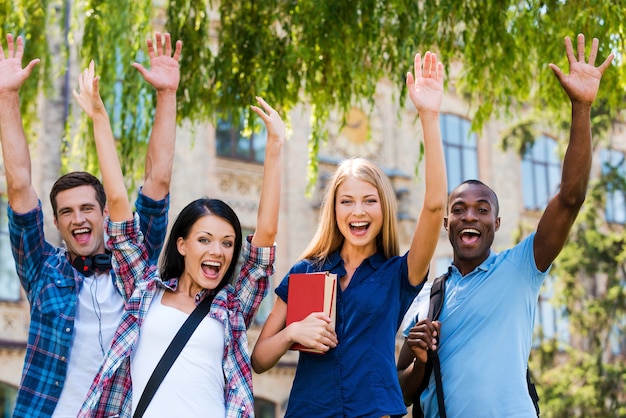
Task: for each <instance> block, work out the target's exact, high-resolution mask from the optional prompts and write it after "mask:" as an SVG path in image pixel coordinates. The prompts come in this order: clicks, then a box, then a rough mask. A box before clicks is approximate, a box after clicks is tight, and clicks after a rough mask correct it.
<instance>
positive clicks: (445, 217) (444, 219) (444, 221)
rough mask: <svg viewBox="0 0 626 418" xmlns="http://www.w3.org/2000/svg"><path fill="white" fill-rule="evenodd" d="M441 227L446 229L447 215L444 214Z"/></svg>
mask: <svg viewBox="0 0 626 418" xmlns="http://www.w3.org/2000/svg"><path fill="white" fill-rule="evenodd" d="M443 227H444V228H445V230H446V231H447V230H448V217H447V216H444V217H443Z"/></svg>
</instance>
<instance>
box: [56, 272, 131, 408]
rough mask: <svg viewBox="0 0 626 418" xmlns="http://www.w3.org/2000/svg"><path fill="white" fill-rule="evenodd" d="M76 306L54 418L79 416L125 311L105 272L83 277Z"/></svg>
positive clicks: (108, 275)
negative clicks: (70, 344) (66, 362)
mask: <svg viewBox="0 0 626 418" xmlns="http://www.w3.org/2000/svg"><path fill="white" fill-rule="evenodd" d="M77 303H78V305H77V306H76V319H75V320H74V339H73V342H72V347H71V348H70V352H69V353H70V357H69V361H68V364H67V375H66V377H65V383H64V384H63V390H62V391H61V396H60V398H59V402H58V403H57V406H56V408H55V409H54V414H53V415H52V416H53V417H54V418H69V417H71V418H75V417H76V415H77V414H78V410H79V409H80V407H81V406H82V404H83V402H84V401H85V398H86V397H87V392H88V391H89V388H90V387H91V383H92V382H93V379H94V377H95V376H96V373H98V370H99V368H100V364H101V363H102V360H103V358H104V355H105V354H106V353H107V351H108V350H109V347H110V346H111V341H112V340H113V337H114V336H115V330H116V329H117V325H118V323H119V322H120V318H121V317H122V311H123V310H124V300H123V299H122V296H121V295H120V294H119V293H118V291H117V289H116V288H115V285H114V284H113V281H112V279H111V275H110V274H109V273H108V272H107V273H98V274H96V275H93V276H90V277H85V278H84V280H83V287H82V288H81V289H80V292H79V293H78V301H77Z"/></svg>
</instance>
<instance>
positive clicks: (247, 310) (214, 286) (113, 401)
mask: <svg viewBox="0 0 626 418" xmlns="http://www.w3.org/2000/svg"><path fill="white" fill-rule="evenodd" d="M79 87H80V93H77V92H74V95H75V96H76V98H77V100H78V102H79V104H80V105H81V107H82V108H83V110H84V111H85V112H86V113H87V114H88V115H89V116H90V117H91V119H92V121H93V126H94V137H95V140H96V149H97V151H98V160H99V163H100V169H101V172H102V177H103V183H104V187H105V190H106V192H107V196H108V199H109V215H110V219H109V220H108V221H107V226H106V228H107V233H108V236H109V241H108V243H109V247H110V248H111V250H112V254H113V268H114V269H115V270H116V272H117V273H118V275H119V276H120V277H121V278H123V279H124V283H125V286H128V287H133V289H132V290H131V292H132V296H131V298H130V299H129V301H128V302H127V304H126V307H125V311H124V314H123V317H122V320H121V321H120V325H119V327H118V329H117V332H116V334H115V337H114V339H113V342H112V345H111V347H110V349H109V352H108V354H107V356H106V357H105V360H104V362H103V364H102V366H101V367H100V370H99V372H98V374H97V375H96V377H95V379H94V381H93V384H92V385H91V388H90V390H89V393H88V395H87V399H86V400H85V403H84V404H83V407H82V409H81V411H80V413H79V416H80V417H109V416H122V417H130V416H131V415H132V413H134V412H135V411H136V410H137V409H138V408H137V405H138V403H139V399H140V397H141V395H142V393H143V391H144V388H145V387H146V386H147V382H148V380H149V378H150V376H151V374H152V372H153V370H154V369H155V367H156V365H157V363H158V362H159V360H160V359H161V357H162V355H163V353H164V352H165V351H166V349H167V347H168V345H169V344H170V342H171V341H172V339H173V338H174V335H176V333H177V332H178V330H179V329H180V328H181V325H182V324H183V323H184V322H185V321H186V320H187V318H189V316H190V314H191V313H192V312H193V311H194V309H195V308H196V306H197V305H199V304H200V303H201V302H202V301H203V300H205V298H208V297H211V298H213V299H212V302H211V305H210V310H209V313H208V314H207V315H206V316H205V317H203V319H202V320H201V322H200V323H199V325H198V327H197V328H196V329H195V331H194V332H193V334H192V335H191V337H190V339H189V341H188V342H187V343H186V345H185V346H184V348H183V349H182V351H181V352H180V354H179V355H178V357H177V358H176V360H175V361H174V363H173V365H172V366H171V368H170V369H169V371H168V372H167V374H166V375H165V377H164V379H163V380H162V382H161V384H160V386H159V387H158V390H157V391H156V392H155V393H154V396H153V398H152V400H151V401H150V402H149V403H148V406H147V408H146V409H145V412H144V413H143V416H159V417H162V416H181V417H186V418H188V417H220V418H223V417H235V416H236V417H248V416H252V415H254V406H253V396H252V373H251V367H250V357H249V355H248V350H247V348H248V341H247V337H246V329H247V327H248V325H249V324H250V323H251V321H252V318H253V316H254V314H255V313H256V310H257V308H258V306H259V304H260V303H261V301H262V299H263V297H264V296H265V294H266V292H267V286H268V278H269V276H270V275H271V274H273V272H274V253H275V245H274V239H275V236H276V231H277V229H278V211H279V205H280V183H281V181H280V175H281V162H280V160H281V149H282V146H283V143H284V139H285V132H286V129H285V125H284V123H283V121H282V120H281V118H280V116H279V115H278V113H277V112H276V111H275V110H274V109H272V108H271V107H270V106H269V105H268V104H267V103H266V102H265V101H264V100H263V99H261V98H257V100H258V102H259V104H260V105H261V107H262V109H261V108H259V107H257V106H251V108H252V110H253V111H254V112H255V113H257V114H258V115H259V116H260V117H261V119H262V120H263V122H264V123H265V125H266V127H267V132H268V135H267V145H266V151H265V166H264V172H263V186H262V190H261V197H260V202H259V211H258V217H257V229H256V231H255V233H254V235H251V236H249V237H247V238H246V239H245V240H243V239H242V232H241V226H240V224H239V220H238V219H237V215H236V214H235V213H234V212H233V210H232V209H231V208H230V207H229V206H228V205H227V204H226V203H224V202H222V201H220V200H217V199H206V198H204V199H198V200H195V201H193V202H191V203H190V204H189V205H187V207H185V208H184V209H183V210H182V211H181V213H180V214H179V215H178V217H177V219H176V221H175V222H174V224H173V226H172V230H171V232H170V235H169V237H168V240H167V242H166V246H165V250H164V251H165V253H164V256H163V260H162V265H161V269H160V275H159V272H158V271H157V268H156V266H154V265H150V263H149V261H148V257H147V252H146V247H145V244H144V243H143V237H142V235H141V233H140V232H139V225H138V218H137V216H136V215H134V214H133V213H132V211H131V207H130V204H129V201H128V195H127V191H126V187H125V185H124V179H123V176H122V172H121V168H120V164H119V160H118V157H117V153H116V149H115V141H114V138H113V135H112V132H111V127H110V123H109V119H108V115H107V113H106V110H105V108H104V105H103V104H102V100H101V98H100V95H99V92H98V78H96V77H94V68H93V64H92V65H90V67H89V68H88V69H86V70H85V71H84V72H83V73H82V74H81V77H80V78H79ZM109 193H110V194H109ZM242 241H243V243H242ZM242 244H243V248H242ZM240 252H241V253H242V256H243V257H242V258H243V265H242V267H241V271H240V273H239V276H238V278H237V280H236V281H235V283H234V284H233V285H231V284H229V282H230V280H231V279H232V278H233V277H234V275H235V268H236V264H237V260H238V258H239V254H240ZM159 276H160V277H159ZM137 415H139V416H141V413H138V414H137Z"/></svg>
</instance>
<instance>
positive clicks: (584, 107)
mask: <svg viewBox="0 0 626 418" xmlns="http://www.w3.org/2000/svg"><path fill="white" fill-rule="evenodd" d="M591 158H592V149H591V105H590V104H585V103H580V102H572V125H571V127H570V142H569V145H568V147H567V150H566V152H565V157H564V159H563V171H562V174H561V185H560V190H559V197H560V199H561V200H562V201H563V202H564V203H565V204H566V205H567V206H572V207H574V208H575V209H576V210H578V208H580V206H581V205H582V203H583V201H584V200H585V195H586V193H587V185H588V183H589V173H590V171H591Z"/></svg>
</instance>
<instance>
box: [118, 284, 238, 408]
mask: <svg viewBox="0 0 626 418" xmlns="http://www.w3.org/2000/svg"><path fill="white" fill-rule="evenodd" d="M163 292H164V291H163V290H160V291H159V292H158V293H157V295H155V297H154V300H153V301H152V303H151V304H150V308H149V309H148V313H147V315H146V318H145V319H144V322H143V324H142V326H141V330H140V332H139V341H138V344H137V347H136V349H135V350H134V352H133V354H132V355H131V359H130V367H131V377H132V381H133V413H134V412H135V409H137V404H138V403H139V399H140V398H141V394H142V393H143V390H144V388H145V387H146V383H147V382H148V379H149V378H150V376H151V375H152V372H153V370H154V368H155V367H156V365H157V363H158V362H159V360H160V359H161V356H162V355H163V353H164V352H165V350H166V349H167V347H168V346H169V344H170V342H171V341H172V339H173V338H174V335H176V333H177V332H178V330H179V329H180V327H181V326H182V325H183V323H184V322H185V320H186V319H187V318H188V317H189V315H188V314H186V313H184V312H182V311H180V310H178V309H176V308H172V307H169V306H165V305H163V304H162V303H161V297H162V296H163ZM223 355H224V325H223V324H222V323H221V322H219V321H217V320H215V319H213V318H210V317H208V316H207V317H205V318H204V319H203V320H202V322H201V323H200V325H198V328H196V330H195V331H194V333H193V334H192V335H191V338H189V341H188V342H187V344H186V345H185V347H184V348H183V350H182V351H181V353H180V354H179V356H178V358H176V361H175V362H174V364H173V365H172V368H171V369H170V370H169V372H168V373H167V374H166V375H165V378H164V379H163V382H162V383H161V385H160V386H159V388H158V389H157V391H156V393H155V394H154V397H153V398H152V401H151V402H150V404H149V405H148V408H147V409H146V412H145V414H144V417H145V418H149V417H159V418H160V417H185V418H194V417H203V418H207V417H209V418H224V416H226V411H225V400H224V372H223V371H222V357H223Z"/></svg>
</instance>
